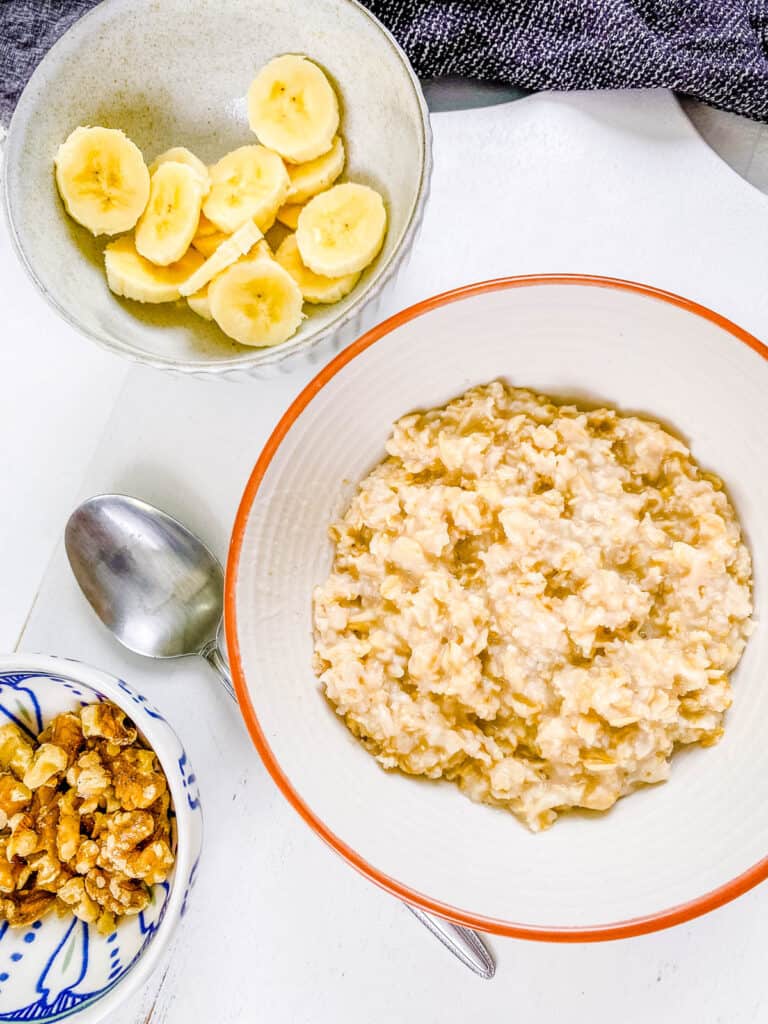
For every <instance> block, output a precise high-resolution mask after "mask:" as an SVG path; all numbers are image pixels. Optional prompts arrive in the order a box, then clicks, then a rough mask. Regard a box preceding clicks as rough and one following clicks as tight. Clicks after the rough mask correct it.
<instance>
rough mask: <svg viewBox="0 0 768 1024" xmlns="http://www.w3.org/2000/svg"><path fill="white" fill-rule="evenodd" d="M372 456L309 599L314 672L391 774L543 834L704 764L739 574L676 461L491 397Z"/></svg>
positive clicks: (714, 728) (404, 429)
mask: <svg viewBox="0 0 768 1024" xmlns="http://www.w3.org/2000/svg"><path fill="white" fill-rule="evenodd" d="M386 450H387V453H388V454H387V458H386V459H385V460H384V461H383V462H382V463H381V464H380V465H379V466H377V467H376V469H374V470H373V472H372V473H370V475H369V476H367V477H366V479H365V480H363V482H362V483H361V485H360V487H359V489H358V491H357V493H356V495H355V496H354V498H353V500H352V502H351V504H350V506H349V508H348V509H347V511H346V513H345V514H344V516H343V517H342V519H341V520H340V521H339V522H337V523H335V524H334V525H333V526H332V527H331V531H330V532H331V539H332V540H333V542H334V543H335V558H334V562H333V567H332V571H331V574H330V576H329V578H328V579H327V580H326V582H325V583H323V585H322V586H319V587H318V588H317V589H316V591H315V595H314V626H315V669H316V672H317V674H318V676H319V678H320V681H321V683H322V686H323V688H324V690H325V693H326V695H327V697H328V699H329V700H330V701H331V702H332V703H333V704H334V705H335V707H336V710H337V711H338V713H339V715H341V716H343V718H344V719H345V721H346V724H347V726H348V727H349V729H350V730H351V731H352V732H353V733H354V734H355V735H356V736H357V737H358V738H359V739H360V740H361V741H362V742H363V743H364V745H365V746H366V748H367V749H368V750H369V751H370V752H371V753H372V754H373V755H374V756H375V757H376V759H377V760H378V761H379V762H380V763H381V765H383V767H384V768H388V769H392V768H399V769H401V770H403V771H405V772H408V773H411V774H414V775H425V776H427V777H428V778H432V779H437V778H445V779H450V780H453V781H455V782H457V783H458V784H459V786H460V787H461V788H462V789H463V790H464V791H465V792H466V793H467V794H468V795H469V796H470V797H471V798H472V799H473V800H478V801H484V802H486V803H490V804H496V805H499V806H502V807H505V808H507V809H508V810H510V811H511V812H512V813H513V814H515V815H516V816H517V817H518V818H519V819H520V820H521V821H523V822H524V823H525V824H526V825H527V826H528V827H529V828H531V829H533V830H534V831H538V830H540V829H543V828H547V827H548V826H549V825H551V824H552V823H553V821H554V820H555V819H556V817H557V815H558V813H559V812H560V811H564V810H566V809H568V808H573V807H583V808H589V809H591V810H600V811H602V810H606V809H607V808H609V807H610V806H611V805H612V804H613V803H615V801H616V800H618V798H619V797H621V796H624V795H626V794H627V793H630V792H632V790H634V789H636V788H637V787H638V786H639V785H642V784H645V783H655V782H662V781H663V780H665V779H666V778H667V777H668V775H669V772H670V759H671V756H672V753H673V752H674V749H675V747H676V746H677V745H678V744H690V743H700V744H702V745H703V746H709V745H711V744H713V743H715V742H717V740H718V739H719V738H720V736H721V734H722V726H723V715H724V712H725V710H726V709H727V708H728V706H729V704H730V703H731V696H730V685H729V680H728V674H729V673H730V672H731V671H732V670H733V668H734V667H735V666H736V664H737V663H738V661H739V658H740V657H741V654H742V651H743V650H744V646H745V643H746V639H747V637H748V635H749V632H750V615H751V611H752V605H751V562H750V556H749V552H748V550H747V548H746V546H745V544H744V542H743V540H742V537H741V531H740V529H739V524H738V521H737V519H736V515H735V513H734V510H733V508H732V506H731V504H730V502H729V501H728V498H727V496H726V494H725V492H724V490H723V486H722V484H721V482H720V480H719V479H718V478H717V477H715V476H713V475H712V474H710V473H706V472H704V471H702V470H701V469H700V468H699V466H698V465H697V464H696V463H695V462H694V460H693V458H692V456H691V453H690V452H689V450H688V449H687V448H686V447H685V445H684V444H682V443H681V442H680V441H679V440H677V439H676V438H675V437H673V436H672V435H671V434H669V433H668V432H667V431H666V430H664V429H663V428H662V427H661V426H660V425H659V424H658V423H654V422H652V421H650V420H646V419H640V418H638V417H636V416H623V415H619V414H618V413H616V412H615V411H613V410H610V409H598V410H594V411H586V410H584V409H579V408H577V407H576V406H572V405H568V406H558V405H556V404H554V402H553V401H552V400H551V399H549V398H547V397H545V396H541V395H536V394H533V393H532V392H530V391H525V390H521V389H517V388H510V387H507V386H506V385H504V384H502V383H500V382H494V383H492V384H488V385H485V386H483V387H476V388H472V389H471V390H470V391H467V392H466V393H465V394H464V395H462V396H460V397H459V398H457V399H455V400H454V401H452V402H450V403H449V404H448V405H447V406H445V408H442V409H433V410H430V411H428V412H423V413H414V414H412V415H408V416H404V417H403V418H402V419H400V420H398V422H397V423H396V424H395V425H394V428H393V432H392V436H391V437H390V439H389V441H388V442H387V446H386Z"/></svg>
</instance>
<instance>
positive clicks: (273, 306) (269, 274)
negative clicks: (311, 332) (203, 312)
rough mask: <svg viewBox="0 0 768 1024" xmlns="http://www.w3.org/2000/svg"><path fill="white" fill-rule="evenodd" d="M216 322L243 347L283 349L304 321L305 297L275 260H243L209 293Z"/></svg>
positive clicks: (231, 268) (225, 272) (224, 274)
mask: <svg viewBox="0 0 768 1024" xmlns="http://www.w3.org/2000/svg"><path fill="white" fill-rule="evenodd" d="M208 297H209V300H210V304H211V313H212V314H213V319H214V320H215V321H216V323H217V324H218V325H219V327H220V328H221V329H222V331H224V333H225V334H227V335H229V337H230V338H234V339H235V341H239V342H240V344H241V345H256V346H262V345H263V346H267V345H280V344H281V343H282V342H284V341H287V339H288V338H290V337H291V335H292V334H295V333H296V330H297V328H298V326H299V324H300V323H301V321H302V320H303V314H302V312H301V306H302V296H301V291H300V289H299V286H298V285H297V284H296V282H295V281H294V280H293V278H292V277H291V275H290V274H289V273H288V272H287V271H285V270H284V269H283V268H282V267H281V266H280V264H279V263H276V262H275V261H274V260H269V259H264V258H263V257H261V256H259V257H257V258H256V259H246V260H240V262H239V263H235V264H234V266H231V267H229V269H228V270H225V271H224V273H223V274H221V275H220V276H219V277H217V278H216V280H215V281H213V282H212V283H211V286H210V288H209V289H208Z"/></svg>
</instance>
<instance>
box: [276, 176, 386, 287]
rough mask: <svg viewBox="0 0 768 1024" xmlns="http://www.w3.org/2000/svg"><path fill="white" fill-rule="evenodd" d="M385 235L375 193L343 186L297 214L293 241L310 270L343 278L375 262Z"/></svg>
mask: <svg viewBox="0 0 768 1024" xmlns="http://www.w3.org/2000/svg"><path fill="white" fill-rule="evenodd" d="M386 231H387V211H386V210H385V208H384V201H383V199H382V198H381V196H380V195H379V193H378V192H375V191H374V190H373V189H372V188H368V186H367V185H357V184H353V183H352V182H346V183H345V184H343V185H334V186H333V188H330V189H328V191H327V192H321V193H320V195H318V196H314V197H313V198H312V199H310V201H309V202H308V203H307V205H306V206H305V207H304V209H303V210H302V211H301V213H300V214H299V224H298V227H297V229H296V241H297V243H298V246H299V252H300V253H301V258H302V261H303V262H304V264H305V266H307V267H309V269H310V270H313V271H314V272H315V273H316V274H322V275H323V276H324V277H343V276H344V275H345V274H354V273H357V272H358V271H360V270H363V269H364V268H365V267H367V266H368V264H369V263H370V262H371V261H372V260H374V259H375V257H376V256H377V254H378V252H379V250H380V249H381V246H382V243H383V241H384V235H385V234H386Z"/></svg>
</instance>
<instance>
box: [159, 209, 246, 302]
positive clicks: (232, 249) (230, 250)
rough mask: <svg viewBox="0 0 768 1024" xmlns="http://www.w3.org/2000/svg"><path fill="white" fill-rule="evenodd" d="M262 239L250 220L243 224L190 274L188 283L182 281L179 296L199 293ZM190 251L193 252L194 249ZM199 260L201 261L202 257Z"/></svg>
mask: <svg viewBox="0 0 768 1024" xmlns="http://www.w3.org/2000/svg"><path fill="white" fill-rule="evenodd" d="M262 237H263V236H262V234H261V232H260V231H259V229H258V228H257V227H256V225H255V224H254V223H253V221H252V220H249V221H248V222H247V223H246V224H243V226H242V227H241V228H238V230H237V231H235V232H234V234H232V235H231V236H230V237H229V238H227V239H226V240H225V241H224V242H222V243H221V245H219V246H218V247H217V248H216V250H215V252H214V253H213V254H212V255H211V256H209V257H208V259H207V260H206V261H205V263H203V264H202V266H200V267H199V269H197V270H196V271H195V273H194V274H192V276H191V277H190V278H189V280H188V281H184V283H183V284H182V286H181V288H180V289H179V291H180V292H181V294H182V295H184V296H189V295H194V293H195V292H199V291H200V289H201V288H204V287H205V286H206V285H207V284H208V282H209V281H212V280H213V279H214V277H216V275H217V274H220V273H221V272H222V270H226V269H227V267H228V266H230V265H231V264H232V263H234V262H235V261H236V260H239V259H240V257H241V256H245V254H246V253H247V252H250V250H251V249H252V248H253V246H254V245H256V243H257V242H258V241H260V240H261V238H262ZM192 251H193V252H195V250H194V249H193V250H192ZM195 255H197V256H199V255H200V254H199V253H197V252H195ZM200 259H201V260H202V257H200Z"/></svg>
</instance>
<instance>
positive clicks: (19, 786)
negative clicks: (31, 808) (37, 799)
mask: <svg viewBox="0 0 768 1024" xmlns="http://www.w3.org/2000/svg"><path fill="white" fill-rule="evenodd" d="M31 799H32V790H31V789H29V788H28V787H27V786H25V785H24V783H23V782H19V780H18V779H17V778H16V776H15V775H13V774H12V773H11V772H3V774H2V775H0V828H5V826H6V825H7V824H8V819H9V818H12V817H13V815H14V814H17V813H18V812H19V811H22V810H24V808H25V807H27V806H28V805H29V802H30V800H31Z"/></svg>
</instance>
